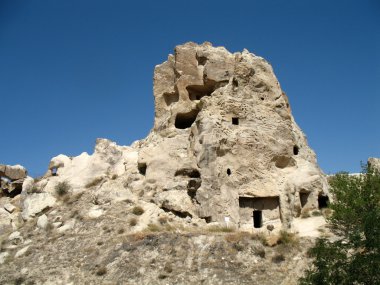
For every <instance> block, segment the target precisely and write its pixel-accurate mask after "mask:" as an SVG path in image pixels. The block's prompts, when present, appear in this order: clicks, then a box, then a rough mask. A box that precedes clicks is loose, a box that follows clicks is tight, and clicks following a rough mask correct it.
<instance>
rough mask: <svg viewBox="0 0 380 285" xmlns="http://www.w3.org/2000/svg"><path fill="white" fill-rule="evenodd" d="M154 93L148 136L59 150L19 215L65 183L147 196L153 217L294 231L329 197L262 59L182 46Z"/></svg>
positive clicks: (105, 194)
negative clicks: (90, 149)
mask: <svg viewBox="0 0 380 285" xmlns="http://www.w3.org/2000/svg"><path fill="white" fill-rule="evenodd" d="M154 99H155V122H154V128H153V129H152V131H151V132H150V134H149V135H148V137H147V138H146V139H144V140H141V141H138V142H135V143H134V144H133V145H132V146H130V147H126V146H118V145H116V143H114V142H111V141H109V140H107V139H98V140H97V142H96V146H95V151H94V153H93V154H92V155H89V154H87V153H82V154H81V155H79V156H77V157H68V156H65V155H58V156H56V157H54V158H53V159H52V160H51V162H50V164H49V170H48V172H47V173H46V175H45V177H44V178H43V179H42V180H40V181H36V182H31V181H25V182H24V187H23V188H24V191H23V193H24V194H25V195H26V196H25V197H24V200H23V218H24V219H28V218H29V217H30V216H33V215H35V214H37V213H39V212H41V211H42V210H43V209H44V208H46V207H51V206H53V205H54V203H55V199H54V196H55V195H56V193H55V192H56V189H57V187H59V184H60V183H62V182H64V181H66V182H67V183H69V184H70V188H71V191H72V193H80V192H83V191H91V193H93V199H94V201H95V202H96V204H99V205H104V204H107V203H112V202H116V201H123V200H130V201H134V202H136V201H138V200H141V201H145V202H147V203H150V204H151V206H150V207H153V208H155V209H156V210H154V211H156V212H157V213H160V212H170V213H172V214H175V215H177V216H178V217H180V218H185V217H190V218H193V219H198V220H202V221H203V223H206V222H207V223H209V222H218V223H220V224H224V223H225V221H227V220H228V222H229V223H230V224H232V225H234V226H236V227H241V228H244V227H248V228H252V226H255V227H261V226H263V225H265V224H267V223H277V224H279V225H282V226H283V227H285V228H291V226H292V219H293V218H294V217H297V216H299V215H300V214H301V213H302V211H309V210H311V209H318V207H319V205H318V202H319V200H320V198H321V197H324V198H326V197H327V195H328V188H327V182H326V178H325V177H324V175H323V173H322V172H321V170H320V169H319V167H318V165H317V162H316V158H315V154H314V152H313V151H312V150H311V149H310V148H309V146H308V144H307V141H306V138H305V136H304V134H303V133H302V131H301V130H300V128H299V127H298V126H297V124H296V123H295V121H294V119H293V117H292V114H291V110H290V106H289V101H288V98H287V96H286V95H285V93H284V92H283V91H282V89H281V87H280V84H279V82H278V81H277V79H276V76H275V75H274V72H273V70H272V67H271V66H270V65H269V63H268V62H267V61H265V60H264V59H263V58H261V57H258V56H256V55H254V54H252V53H249V52H248V51H247V50H244V51H243V52H242V53H240V52H237V53H234V54H232V53H230V52H228V51H227V50H226V49H225V48H223V47H212V46H211V44H209V43H204V44H202V45H197V44H194V43H186V44H184V45H180V46H177V47H176V48H175V54H174V55H169V57H168V60H167V61H166V62H164V63H162V64H161V65H157V66H156V68H155V72H154ZM5 170H6V169H5ZM5 172H6V171H5ZM5 172H4V173H5ZM24 175H26V174H25V173H24ZM13 177H16V176H15V175H14V176H13ZM31 192H34V193H31ZM36 205H39V206H36ZM153 208H152V209H153ZM101 212H102V210H101V209H97V210H96V211H94V210H93V211H92V212H90V216H94V217H96V216H97V215H98V214H99V213H101ZM252 217H254V219H252ZM255 217H256V218H255ZM255 219H256V223H257V224H256V225H254V221H253V220H255ZM156 220H157V218H154V217H152V220H149V221H147V222H148V223H149V222H155V221H156ZM277 226H278V225H277Z"/></svg>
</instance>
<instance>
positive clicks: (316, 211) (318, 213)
mask: <svg viewBox="0 0 380 285" xmlns="http://www.w3.org/2000/svg"><path fill="white" fill-rule="evenodd" d="M311 215H312V216H314V217H318V216H322V213H321V212H320V211H318V210H315V211H313V212H312V213H311Z"/></svg>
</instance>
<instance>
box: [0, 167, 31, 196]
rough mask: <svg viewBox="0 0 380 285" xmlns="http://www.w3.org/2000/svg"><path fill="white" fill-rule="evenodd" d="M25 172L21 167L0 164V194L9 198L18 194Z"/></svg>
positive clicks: (25, 175)
mask: <svg viewBox="0 0 380 285" xmlns="http://www.w3.org/2000/svg"><path fill="white" fill-rule="evenodd" d="M27 174H28V172H27V170H26V169H25V167H23V166H21V165H13V166H11V165H5V164H0V194H1V193H5V194H6V195H9V196H11V197H14V196H16V195H18V194H20V192H21V189H22V184H23V182H24V179H25V178H26V177H27Z"/></svg>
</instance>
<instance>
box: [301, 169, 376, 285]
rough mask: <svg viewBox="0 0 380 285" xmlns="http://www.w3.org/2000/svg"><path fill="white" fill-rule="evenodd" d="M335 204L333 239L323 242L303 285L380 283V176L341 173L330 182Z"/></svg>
mask: <svg viewBox="0 0 380 285" xmlns="http://www.w3.org/2000/svg"><path fill="white" fill-rule="evenodd" d="M330 187H331V188H330V191H331V192H332V194H333V197H334V202H333V203H331V204H330V205H329V207H330V208H331V209H332V210H333V211H332V215H331V217H330V218H328V222H329V224H330V227H331V230H332V231H333V232H334V233H335V235H336V237H337V238H335V239H333V240H327V239H319V240H317V242H316V245H315V246H314V248H312V249H311V250H310V255H311V256H312V257H313V258H314V261H313V264H312V267H311V268H310V269H309V270H308V271H307V272H306V275H305V277H303V278H301V280H300V284H302V285H312V284H313V285H327V284H336V285H338V284H339V285H355V284H357V285H359V284H363V285H379V284H380V174H379V172H377V171H375V170H374V169H371V168H364V171H363V174H362V175H360V176H351V175H348V174H347V173H341V174H337V175H335V176H334V177H332V178H331V180H330Z"/></svg>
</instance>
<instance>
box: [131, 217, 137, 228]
mask: <svg viewBox="0 0 380 285" xmlns="http://www.w3.org/2000/svg"><path fill="white" fill-rule="evenodd" d="M129 225H130V226H131V227H134V226H136V225H137V219H136V218H131V219H130V220H129Z"/></svg>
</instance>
